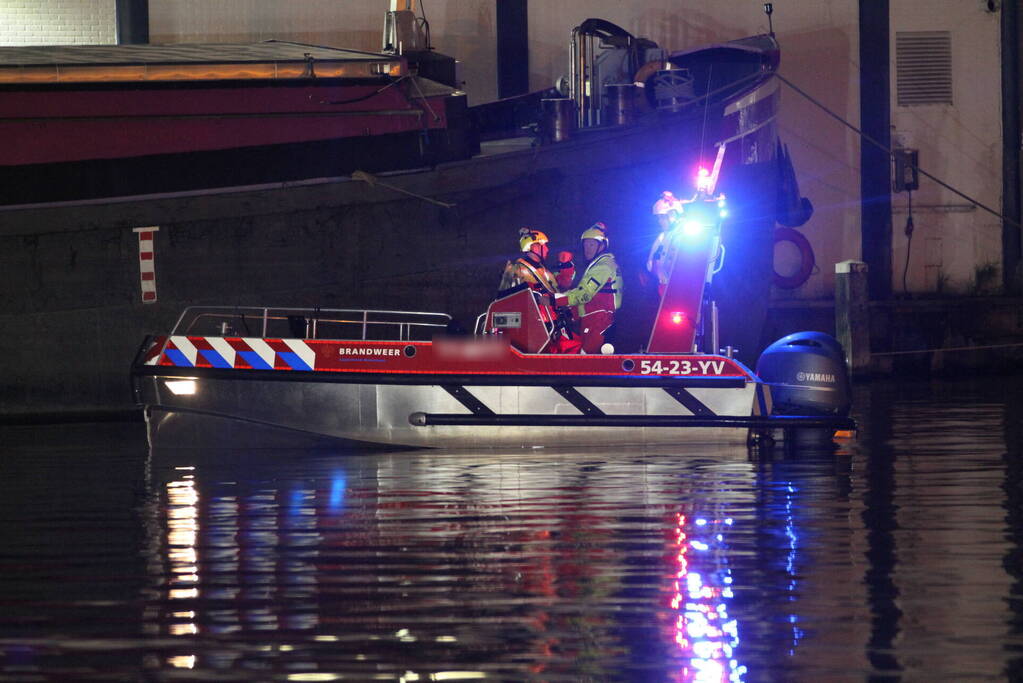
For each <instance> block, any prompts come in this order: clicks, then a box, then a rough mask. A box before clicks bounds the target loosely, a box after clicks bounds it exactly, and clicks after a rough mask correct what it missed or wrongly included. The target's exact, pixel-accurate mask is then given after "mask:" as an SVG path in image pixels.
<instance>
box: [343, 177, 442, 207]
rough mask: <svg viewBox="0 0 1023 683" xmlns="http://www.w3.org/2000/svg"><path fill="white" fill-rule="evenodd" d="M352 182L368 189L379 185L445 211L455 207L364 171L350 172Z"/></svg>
mask: <svg viewBox="0 0 1023 683" xmlns="http://www.w3.org/2000/svg"><path fill="white" fill-rule="evenodd" d="M352 180H361V181H363V182H365V183H366V184H367V185H369V186H370V187H375V186H377V185H379V186H380V187H386V188H387V189H388V190H394V191H395V192H399V193H401V194H404V195H408V196H409V197H414V198H416V199H422V200H423V201H424V202H429V203H430V204H435V205H437V206H441V207H444V208H445V209H453V208H455V206H456V205H455V204H451V203H448V202H442V201H440V200H439V199H434V198H432V197H427V196H426V195H421V194H416V193H415V192H409V191H408V190H406V189H403V188H400V187H397V186H395V185H391V184H390V183H385V182H384V181H382V180H380V178H378V177H376V176H375V175H373V174H372V173H367V172H366V171H352Z"/></svg>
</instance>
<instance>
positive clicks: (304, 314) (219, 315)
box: [171, 306, 451, 341]
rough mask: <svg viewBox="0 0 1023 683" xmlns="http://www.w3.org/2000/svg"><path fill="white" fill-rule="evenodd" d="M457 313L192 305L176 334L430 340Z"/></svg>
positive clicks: (177, 325) (173, 332)
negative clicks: (452, 314)
mask: <svg viewBox="0 0 1023 683" xmlns="http://www.w3.org/2000/svg"><path fill="white" fill-rule="evenodd" d="M450 322H451V316H450V315H447V314H446V313H427V312H421V311H381V310H368V309H342V308H264V307H256V306H232V307H212V306H190V307H188V308H186V309H185V310H184V312H183V313H182V314H181V317H180V318H178V322H177V324H176V325H174V329H173V331H172V332H171V334H173V335H193V336H216V337H260V338H264V339H268V338H269V339H274V338H293V339H349V340H369V341H429V340H431V339H432V338H433V336H434V335H435V334H437V333H438V332H444V331H445V330H446V329H447V327H448V323H450Z"/></svg>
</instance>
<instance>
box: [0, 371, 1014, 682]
mask: <svg viewBox="0 0 1023 683" xmlns="http://www.w3.org/2000/svg"><path fill="white" fill-rule="evenodd" d="M1021 401H1023V378H1016V379H1009V380H1006V379H990V380H985V381H978V382H975V383H932V384H919V383H916V384H914V383H907V384H901V385H894V384H884V385H882V384H875V385H872V386H867V387H861V388H860V389H859V390H858V394H857V397H856V403H857V409H856V413H857V414H856V417H857V418H858V420H859V422H860V424H861V431H860V434H859V438H858V439H857V440H856V441H847V442H844V443H843V444H842V445H841V446H840V448H839V449H838V451H837V452H831V451H828V452H813V451H800V452H795V453H789V454H787V455H786V454H784V453H777V454H775V455H773V456H771V457H767V458H763V459H760V460H751V459H750V458H749V457H748V456H747V454H746V452H745V450H744V449H735V450H728V449H710V448H689V447H679V448H677V449H675V450H673V451H651V452H602V453H596V452H594V453H564V452H549V451H542V450H534V451H526V452H514V453H505V452H501V453H442V452H427V451H418V452H401V453H376V454H356V455H351V454H339V453H323V452H320V453H296V452H272V453H260V454H257V453H213V454H211V453H202V454H190V453H185V454H179V455H176V456H173V457H170V456H168V455H167V454H156V455H154V456H153V457H149V456H148V454H147V451H146V448H145V441H144V436H143V434H142V431H141V427H140V425H75V426H61V427H52V426H50V427H18V428H15V427H6V428H4V429H2V430H0V439H2V441H0V443H2V444H3V449H2V450H3V456H2V459H0V475H2V479H0V680H19V681H20V680H25V681H31V680H282V681H284V680H286V681H332V680H360V681H369V680H380V681H402V680H403V681H434V680H437V681H440V680H447V681H459V680H474V679H491V680H536V681H579V680H609V679H610V680H651V681H662V680H663V681H690V680H692V681H729V680H731V681H740V680H741V681H764V680H770V681H776V680H777V681H788V680H806V681H818V680H864V679H872V678H875V679H882V680H898V679H904V680H954V681H959V680H985V679H988V680H990V679H994V680H999V679H1004V678H1020V677H1023V666H1021V656H1023V655H1021V652H1023V585H1021V579H1023V552H1021V549H1023V449H1021V441H1023V408H1021Z"/></svg>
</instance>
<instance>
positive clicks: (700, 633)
mask: <svg viewBox="0 0 1023 683" xmlns="http://www.w3.org/2000/svg"><path fill="white" fill-rule="evenodd" d="M730 525H731V520H730V519H726V520H718V519H713V520H711V521H709V522H708V520H707V519H706V518H704V517H699V518H697V519H696V520H695V523H694V524H692V525H688V524H687V517H686V515H685V514H682V513H679V514H678V517H677V523H676V529H675V538H676V544H677V548H678V553H677V556H676V560H677V565H678V570H677V573H676V576H675V582H674V591H675V593H674V595H673V596H672V600H671V607H672V609H674V610H678V617H677V619H676V621H675V642H676V644H677V645H678V647H679V649H680V651H681V652H682V655H683V657H684V658H685V660H686V664H685V666H683V668H682V671H681V676H679V678H678V680H681V681H697V682H698V683H712V682H713V683H720V682H722V681H732V682H735V683H738V682H739V681H743V680H744V678H743V677H744V676H745V674H746V672H747V669H746V667H745V666H743V665H742V664H740V663H739V661H738V659H737V658H736V656H735V655H736V648H737V647H738V645H739V625H738V621H737V620H736V619H734V618H730V617H729V614H728V601H729V600H730V599H731V598H732V597H734V596H733V593H732V588H731V584H732V576H731V570H730V569H729V567H728V564H727V550H728V549H727V547H726V546H725V543H724V535H723V534H722V533H720V530H721V529H722V528H725V527H726V526H730ZM701 538H706V539H709V541H704V540H700V539H701Z"/></svg>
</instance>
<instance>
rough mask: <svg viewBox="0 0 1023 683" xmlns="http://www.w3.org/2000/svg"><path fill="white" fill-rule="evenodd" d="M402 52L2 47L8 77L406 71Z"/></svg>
mask: <svg viewBox="0 0 1023 683" xmlns="http://www.w3.org/2000/svg"><path fill="white" fill-rule="evenodd" d="M404 74H405V64H404V60H403V59H402V58H401V57H396V56H394V55H388V54H381V53H376V52H361V51H359V50H345V49H339V48H332V47H322V46H318V45H305V44H302V43H292V42H286V41H278V40H268V41H265V42H262V43H249V44H229V43H224V44H180V45H43V46H26V47H3V48H0V84H33V83H38V84H45V83H97V82H123V81H142V82H146V81H219V80H266V79H272V80H280V79H291V78H309V77H312V76H315V77H318V78H370V77H374V78H378V77H380V76H402V75H404Z"/></svg>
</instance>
